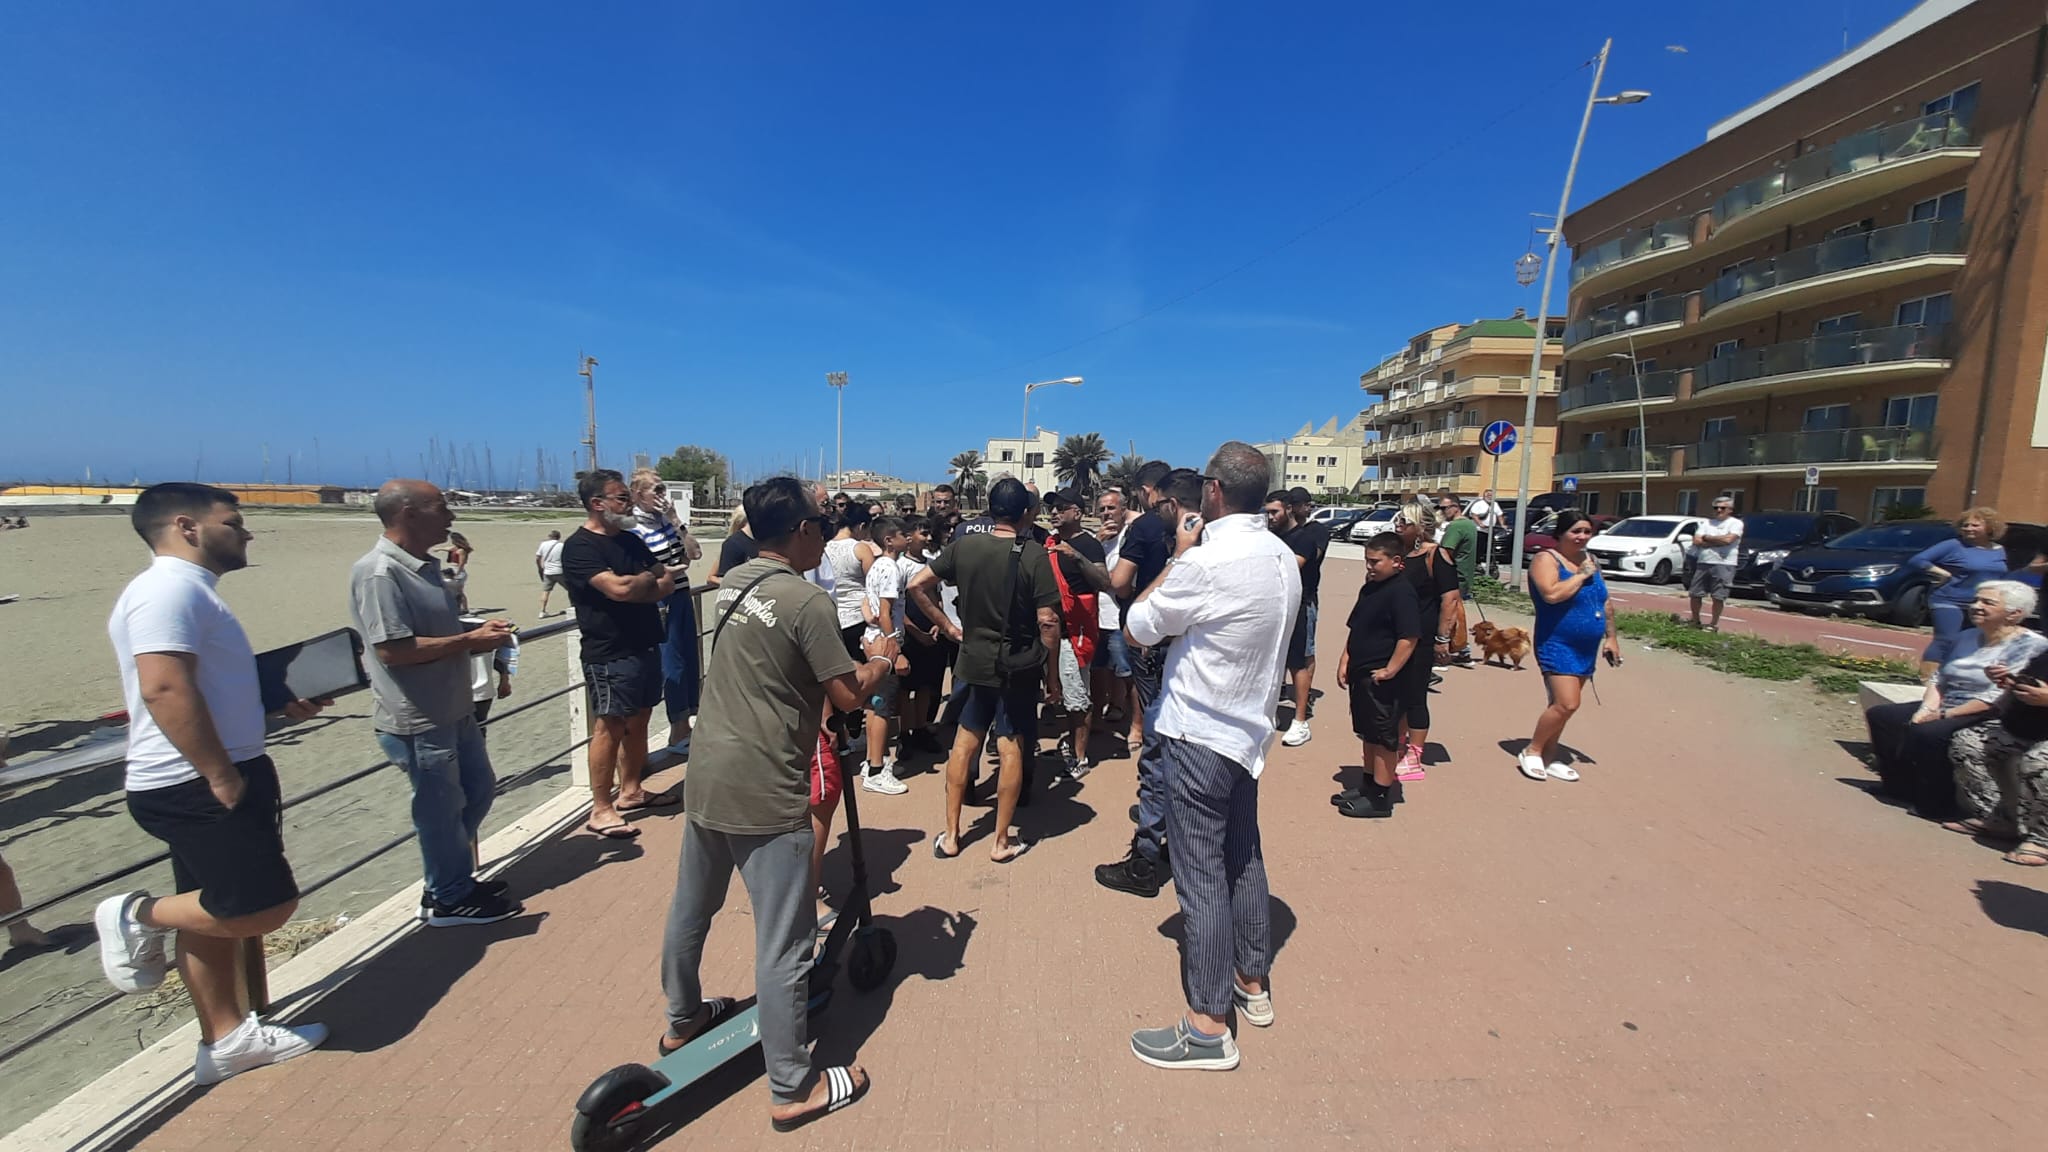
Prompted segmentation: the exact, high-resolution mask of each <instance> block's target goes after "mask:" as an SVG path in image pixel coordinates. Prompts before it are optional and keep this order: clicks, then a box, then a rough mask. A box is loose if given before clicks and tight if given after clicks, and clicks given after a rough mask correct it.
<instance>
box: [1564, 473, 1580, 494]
mask: <svg viewBox="0 0 2048 1152" xmlns="http://www.w3.org/2000/svg"><path fill="white" fill-rule="evenodd" d="M1564 490H1565V491H1567V492H1577V491H1578V490H1579V478H1578V477H1577V476H1567V477H1565V478H1564Z"/></svg>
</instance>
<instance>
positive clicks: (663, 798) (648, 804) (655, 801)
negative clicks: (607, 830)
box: [619, 792, 683, 812]
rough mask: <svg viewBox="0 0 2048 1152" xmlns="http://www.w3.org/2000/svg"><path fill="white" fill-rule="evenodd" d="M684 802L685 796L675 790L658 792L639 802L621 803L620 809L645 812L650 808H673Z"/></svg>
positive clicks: (622, 810)
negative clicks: (674, 791) (679, 794)
mask: <svg viewBox="0 0 2048 1152" xmlns="http://www.w3.org/2000/svg"><path fill="white" fill-rule="evenodd" d="M682 802H683V798H682V797H680V796H678V795H676V794H675V793H673V792H656V793H654V794H653V795H651V796H649V797H648V798H647V799H645V800H642V801H641V802H640V803H638V804H621V805H619V811H621V812H645V811H647V810H648V809H650V808H673V807H675V806H676V805H678V804H681V803H682Z"/></svg>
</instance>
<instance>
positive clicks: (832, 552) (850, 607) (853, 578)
mask: <svg viewBox="0 0 2048 1152" xmlns="http://www.w3.org/2000/svg"><path fill="white" fill-rule="evenodd" d="M860 544H861V542H860V541H858V540H827V541H826V542H825V566H826V567H827V568H830V569H831V570H832V607H834V608H835V609H837V610H838V612H839V626H840V627H841V628H851V627H853V626H854V625H855V624H859V623H860V622H861V621H862V619H863V617H862V616H861V614H860V603H861V601H862V600H864V599H866V598H867V575H866V573H863V572H862V571H861V570H860Z"/></svg>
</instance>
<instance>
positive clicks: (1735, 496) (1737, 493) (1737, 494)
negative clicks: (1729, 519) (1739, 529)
mask: <svg viewBox="0 0 2048 1152" xmlns="http://www.w3.org/2000/svg"><path fill="white" fill-rule="evenodd" d="M1720 495H1721V497H1722V498H1723V499H1726V500H1729V501H1731V502H1733V503H1734V505H1735V514H1736V515H1737V516H1740V515H1742V489H1740V488H1723V489H1721V492H1720Z"/></svg>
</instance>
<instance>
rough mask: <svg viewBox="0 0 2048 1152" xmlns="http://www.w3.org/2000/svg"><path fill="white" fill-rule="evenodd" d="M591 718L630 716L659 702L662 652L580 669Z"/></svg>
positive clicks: (655, 650) (645, 653)
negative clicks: (588, 693)
mask: <svg viewBox="0 0 2048 1152" xmlns="http://www.w3.org/2000/svg"><path fill="white" fill-rule="evenodd" d="M583 684H584V686H585V687H586V688H587V689H588V690H589V692H590V714H591V715H592V716H632V715H635V714H636V713H640V712H645V711H646V710H648V709H649V708H652V707H654V706H655V705H656V704H659V703H661V688H662V681H661V649H659V648H649V649H648V650H647V651H645V652H642V653H640V654H639V655H638V656H622V657H620V658H619V659H617V660H610V661H606V662H605V663H603V664H585V665H584V666H583Z"/></svg>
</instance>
